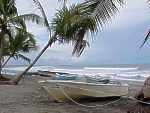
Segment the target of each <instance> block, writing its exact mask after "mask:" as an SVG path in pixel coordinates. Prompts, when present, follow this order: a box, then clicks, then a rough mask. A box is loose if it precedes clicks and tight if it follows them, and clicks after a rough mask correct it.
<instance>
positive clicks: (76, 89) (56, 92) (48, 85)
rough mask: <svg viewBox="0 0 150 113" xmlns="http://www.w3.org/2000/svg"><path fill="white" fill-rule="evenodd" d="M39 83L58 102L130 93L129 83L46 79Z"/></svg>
mask: <svg viewBox="0 0 150 113" xmlns="http://www.w3.org/2000/svg"><path fill="white" fill-rule="evenodd" d="M39 83H40V84H41V85H42V87H43V88H44V89H45V90H46V91H47V92H48V94H49V95H50V96H51V97H53V98H54V99H55V100H56V101H58V102H64V101H68V100H71V99H73V100H74V99H79V98H82V97H83V98H84V97H114V96H115V97H116V96H123V95H127V94H128V85H127V84H111V83H108V84H103V83H98V84H96V83H86V82H78V81H69V80H45V81H39Z"/></svg>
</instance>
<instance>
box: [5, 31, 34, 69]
mask: <svg viewBox="0 0 150 113" xmlns="http://www.w3.org/2000/svg"><path fill="white" fill-rule="evenodd" d="M36 48H37V47H36V41H35V37H34V36H33V35H32V34H31V33H29V32H26V31H24V30H23V29H19V30H18V31H17V34H16V36H15V38H12V39H11V41H10V44H9V46H7V48H5V49H4V53H3V54H4V56H6V57H7V59H6V60H5V61H4V63H3V65H2V68H3V67H4V66H5V65H6V64H7V62H8V61H9V60H10V59H11V58H14V59H18V58H21V59H23V60H25V61H27V62H29V63H30V59H29V58H27V57H26V56H24V55H23V54H21V53H28V52H29V51H30V50H36Z"/></svg>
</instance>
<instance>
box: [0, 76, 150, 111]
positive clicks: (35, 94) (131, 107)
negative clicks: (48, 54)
mask: <svg viewBox="0 0 150 113" xmlns="http://www.w3.org/2000/svg"><path fill="white" fill-rule="evenodd" d="M40 79H44V78H41V77H26V78H24V79H23V80H22V81H21V82H20V84H19V85H17V86H7V85H5V86H0V113H150V107H149V106H145V105H141V104H138V103H136V101H133V100H130V99H125V98H123V99H121V100H120V101H118V102H117V103H114V104H111V105H109V106H104V107H96V108H88V107H82V106H78V105H76V104H74V103H72V102H67V103H57V102H55V101H54V100H52V99H51V98H50V97H48V95H47V93H46V92H45V91H44V90H43V89H42V87H41V86H40V85H39V84H38V83H37V80H40ZM46 79H47V78H46ZM129 84H130V89H129V90H130V91H129V94H130V95H135V94H136V92H137V91H138V90H139V88H140V86H141V85H142V84H141V83H137V82H136V83H133V82H131V83H129ZM137 84H138V85H137ZM110 101H113V99H106V100H105V101H104V100H98V101H88V102H86V101H81V103H82V104H85V105H102V104H104V103H107V102H110ZM135 108H136V109H135ZM142 110H143V111H145V112H142ZM138 111H139V112H138Z"/></svg>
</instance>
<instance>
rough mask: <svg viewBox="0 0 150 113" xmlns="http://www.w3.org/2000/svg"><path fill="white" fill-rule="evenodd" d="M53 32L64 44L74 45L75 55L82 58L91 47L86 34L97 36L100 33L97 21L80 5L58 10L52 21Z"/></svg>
mask: <svg viewBox="0 0 150 113" xmlns="http://www.w3.org/2000/svg"><path fill="white" fill-rule="evenodd" d="M52 30H53V31H54V32H55V33H54V34H56V36H57V39H58V40H59V41H60V42H62V43H72V44H73V46H74V49H73V52H72V53H73V55H77V56H80V55H81V53H82V52H83V50H84V48H85V47H86V46H87V45H89V43H88V41H87V37H86V34H87V33H89V32H90V33H91V34H95V33H96V32H97V31H98V27H97V21H95V19H94V18H93V17H92V16H90V15H88V14H87V12H85V10H84V8H83V7H82V6H81V5H80V4H77V5H72V6H71V7H70V8H67V7H63V8H62V9H61V10H58V11H57V13H56V17H55V18H54V19H53V21H52Z"/></svg>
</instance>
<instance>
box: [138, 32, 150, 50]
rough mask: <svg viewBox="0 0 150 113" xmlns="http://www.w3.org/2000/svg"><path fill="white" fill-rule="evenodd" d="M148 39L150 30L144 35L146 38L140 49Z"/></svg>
mask: <svg viewBox="0 0 150 113" xmlns="http://www.w3.org/2000/svg"><path fill="white" fill-rule="evenodd" d="M149 37H150V30H149V31H148V33H147V34H146V36H145V38H144V42H143V43H142V45H141V46H140V48H142V47H143V46H144V45H145V43H146V42H147V40H148V39H149Z"/></svg>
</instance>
